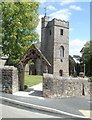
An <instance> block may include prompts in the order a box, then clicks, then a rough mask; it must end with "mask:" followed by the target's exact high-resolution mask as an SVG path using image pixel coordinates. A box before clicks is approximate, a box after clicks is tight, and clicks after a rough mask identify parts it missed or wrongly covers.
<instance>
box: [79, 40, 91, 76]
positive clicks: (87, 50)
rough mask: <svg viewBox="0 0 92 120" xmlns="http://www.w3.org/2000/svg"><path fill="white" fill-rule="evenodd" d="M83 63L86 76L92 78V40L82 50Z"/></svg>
mask: <svg viewBox="0 0 92 120" xmlns="http://www.w3.org/2000/svg"><path fill="white" fill-rule="evenodd" d="M81 53H82V61H83V63H84V64H85V68H86V75H88V76H92V40H91V41H89V42H87V43H86V44H85V45H84V47H83V48H82V50H81Z"/></svg>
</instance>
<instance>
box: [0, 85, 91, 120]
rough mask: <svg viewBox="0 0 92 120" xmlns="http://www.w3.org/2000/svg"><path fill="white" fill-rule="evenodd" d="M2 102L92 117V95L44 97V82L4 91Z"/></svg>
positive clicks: (68, 115) (56, 112)
mask: <svg viewBox="0 0 92 120" xmlns="http://www.w3.org/2000/svg"><path fill="white" fill-rule="evenodd" d="M0 98H1V99H2V102H3V101H4V102H10V103H13V104H17V105H21V106H24V107H28V108H33V109H37V110H42V111H47V112H51V113H55V114H59V115H64V116H66V118H85V119H86V120H87V119H88V118H92V114H91V113H92V108H91V106H92V98H91V97H85V96H83V97H68V98H61V99H51V98H44V97H42V84H38V85H35V86H33V87H30V88H28V89H26V90H25V91H18V92H16V93H14V94H13V95H12V94H5V93H2V96H0Z"/></svg>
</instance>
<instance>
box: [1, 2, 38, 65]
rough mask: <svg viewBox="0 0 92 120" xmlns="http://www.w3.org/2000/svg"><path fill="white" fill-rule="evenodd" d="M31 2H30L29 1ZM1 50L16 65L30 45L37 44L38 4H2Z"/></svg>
mask: <svg viewBox="0 0 92 120" xmlns="http://www.w3.org/2000/svg"><path fill="white" fill-rule="evenodd" d="M31 1H32V0H31ZM1 6H2V33H3V36H2V46H3V48H2V50H3V54H4V55H7V56H8V57H9V60H10V62H12V63H13V64H14V65H16V64H17V63H18V62H19V60H20V58H21V57H22V56H23V55H24V53H25V52H26V51H27V49H28V48H29V47H30V45H31V44H32V43H34V42H38V41H39V39H38V37H39V36H38V34H37V33H36V30H35V29H36V27H37V25H38V22H39V19H38V15H39V14H38V8H39V3H38V2H35V1H34V0H33V1H32V2H30V1H29V2H2V4H1Z"/></svg>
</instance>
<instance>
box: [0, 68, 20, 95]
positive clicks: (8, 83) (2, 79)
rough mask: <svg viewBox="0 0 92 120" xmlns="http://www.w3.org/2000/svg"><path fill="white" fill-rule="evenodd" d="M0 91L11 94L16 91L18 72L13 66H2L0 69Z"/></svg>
mask: <svg viewBox="0 0 92 120" xmlns="http://www.w3.org/2000/svg"><path fill="white" fill-rule="evenodd" d="M1 85H2V89H1V90H0V91H2V92H5V93H11V94H13V93H14V92H17V91H18V71H17V68H15V67H13V66H2V67H1V68H0V86H1Z"/></svg>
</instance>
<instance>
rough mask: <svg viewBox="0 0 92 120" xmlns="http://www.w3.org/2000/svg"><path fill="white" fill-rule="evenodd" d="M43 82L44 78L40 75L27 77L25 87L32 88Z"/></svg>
mask: <svg viewBox="0 0 92 120" xmlns="http://www.w3.org/2000/svg"><path fill="white" fill-rule="evenodd" d="M41 82H42V76H38V75H25V81H24V85H25V86H28V87H31V86H33V85H37V84H39V83H41Z"/></svg>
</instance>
